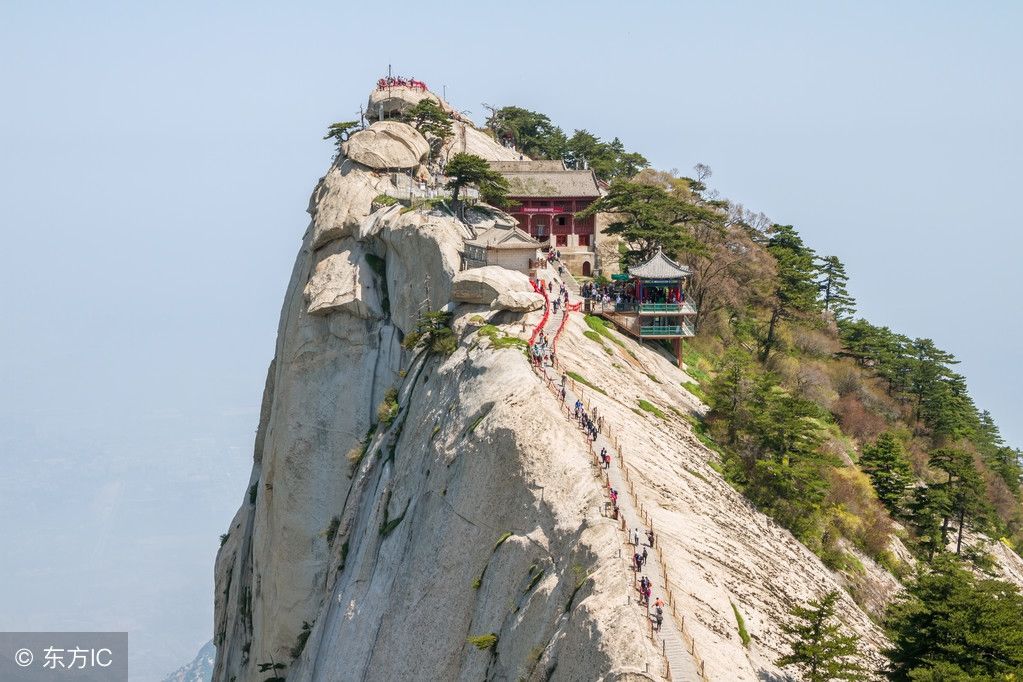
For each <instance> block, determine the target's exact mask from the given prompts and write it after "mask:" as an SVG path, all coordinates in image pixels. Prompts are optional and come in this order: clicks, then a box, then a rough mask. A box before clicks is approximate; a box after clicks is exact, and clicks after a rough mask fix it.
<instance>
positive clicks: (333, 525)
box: [327, 516, 341, 546]
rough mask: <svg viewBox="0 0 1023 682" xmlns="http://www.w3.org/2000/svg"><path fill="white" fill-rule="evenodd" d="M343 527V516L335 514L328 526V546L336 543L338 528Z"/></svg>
mask: <svg viewBox="0 0 1023 682" xmlns="http://www.w3.org/2000/svg"><path fill="white" fill-rule="evenodd" d="M340 527H341V517H340V516H334V517H333V518H331V519H330V524H329V525H328V526H327V546H330V545H333V544H334V538H335V537H337V529H338V528H340Z"/></svg>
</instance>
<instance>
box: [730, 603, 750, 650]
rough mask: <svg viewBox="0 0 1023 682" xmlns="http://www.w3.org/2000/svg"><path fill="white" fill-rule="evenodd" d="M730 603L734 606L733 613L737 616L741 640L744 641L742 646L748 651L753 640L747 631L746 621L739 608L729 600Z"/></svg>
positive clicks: (736, 620)
mask: <svg viewBox="0 0 1023 682" xmlns="http://www.w3.org/2000/svg"><path fill="white" fill-rule="evenodd" d="M728 603H729V604H731V605H732V613H734V614H735V622H736V624H737V625H738V626H739V639H741V640H742V645H743V646H744V647H746V648H747V649H748V648H749V643H750V641H751V638H750V636H749V632H747V631H746V621H745V619H743V617H742V614H741V613H739V607H738V606H736V605H735V602H732V601H731V600H729V602H728Z"/></svg>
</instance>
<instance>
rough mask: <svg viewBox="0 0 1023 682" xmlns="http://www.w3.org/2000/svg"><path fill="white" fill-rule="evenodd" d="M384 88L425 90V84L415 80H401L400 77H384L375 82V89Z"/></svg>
mask: <svg viewBox="0 0 1023 682" xmlns="http://www.w3.org/2000/svg"><path fill="white" fill-rule="evenodd" d="M386 88H415V89H416V90H427V89H428V88H427V87H426V83H424V82H423V81H417V80H416V79H415V78H402V77H401V76H386V77H384V78H381V79H380V80H378V81H377V89H378V90H384V89H386Z"/></svg>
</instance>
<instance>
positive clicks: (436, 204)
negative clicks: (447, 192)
mask: <svg viewBox="0 0 1023 682" xmlns="http://www.w3.org/2000/svg"><path fill="white" fill-rule="evenodd" d="M436 209H443V210H444V211H445V212H447V204H446V203H445V201H444V197H431V198H429V199H414V200H413V201H412V204H411V205H410V206H406V207H405V208H403V209H401V212H402V213H409V212H411V211H423V212H427V213H428V212H430V211H433V210H436Z"/></svg>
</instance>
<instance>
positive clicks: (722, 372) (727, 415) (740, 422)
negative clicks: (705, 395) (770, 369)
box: [709, 346, 756, 445]
mask: <svg viewBox="0 0 1023 682" xmlns="http://www.w3.org/2000/svg"><path fill="white" fill-rule="evenodd" d="M755 380H756V377H755V373H754V370H753V361H752V358H750V356H749V355H748V354H747V353H746V352H745V351H743V350H742V349H741V348H738V347H734V346H733V347H732V348H730V349H729V350H728V352H727V353H725V357H724V358H723V359H722V360H721V364H720V366H719V367H718V373H717V375H716V376H715V377H714V381H713V383H712V384H711V386H710V407H711V412H710V415H709V416H710V418H711V419H712V420H715V421H722V422H724V423H725V425H726V430H727V434H728V435H727V438H728V444H729V445H735V443H736V440H738V436H739V433H740V431H744V430H745V428H746V425H747V424H748V423H749V421H750V419H751V416H752V415H751V412H750V408H751V402H752V399H753V391H754V388H755Z"/></svg>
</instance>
